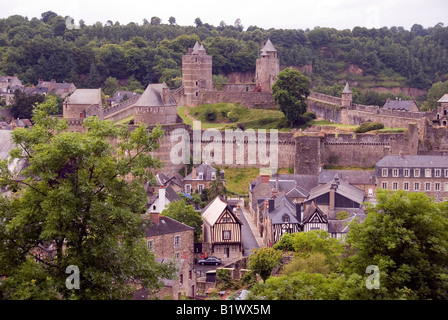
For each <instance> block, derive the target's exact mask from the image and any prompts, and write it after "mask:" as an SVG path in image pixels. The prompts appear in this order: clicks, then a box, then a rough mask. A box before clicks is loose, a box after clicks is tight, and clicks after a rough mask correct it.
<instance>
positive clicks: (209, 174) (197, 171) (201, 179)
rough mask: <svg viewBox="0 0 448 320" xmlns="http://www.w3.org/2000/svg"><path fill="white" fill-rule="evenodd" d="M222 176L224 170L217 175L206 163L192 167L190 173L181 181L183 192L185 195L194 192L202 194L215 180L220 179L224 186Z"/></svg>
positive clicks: (223, 176)
mask: <svg viewBox="0 0 448 320" xmlns="http://www.w3.org/2000/svg"><path fill="white" fill-rule="evenodd" d="M224 174H225V172H224V170H221V171H220V172H219V173H218V172H217V171H216V169H215V168H213V167H212V166H211V165H209V164H207V163H202V164H201V165H199V166H193V168H192V171H191V173H190V174H189V175H187V176H186V177H185V178H184V179H183V186H184V192H185V193H186V194H193V193H194V192H195V191H198V192H199V193H202V190H204V189H208V188H209V187H210V184H211V183H212V182H213V181H216V180H217V179H220V180H221V181H222V183H223V185H224V186H225V185H226V180H225V175H224ZM218 175H219V176H218Z"/></svg>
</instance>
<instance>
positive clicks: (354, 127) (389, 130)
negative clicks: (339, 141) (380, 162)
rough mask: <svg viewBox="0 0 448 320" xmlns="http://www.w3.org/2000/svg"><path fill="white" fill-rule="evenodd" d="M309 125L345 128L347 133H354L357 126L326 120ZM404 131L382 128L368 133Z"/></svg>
mask: <svg viewBox="0 0 448 320" xmlns="http://www.w3.org/2000/svg"><path fill="white" fill-rule="evenodd" d="M311 124H313V125H316V126H329V127H337V128H346V129H348V130H347V131H351V132H354V131H355V129H356V128H357V127H358V126H355V125H349V124H340V123H333V122H331V121H328V120H313V121H312V122H311ZM404 131H406V128H391V127H384V128H383V129H380V130H373V131H369V133H374V132H379V133H401V132H404Z"/></svg>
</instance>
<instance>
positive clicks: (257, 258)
mask: <svg viewBox="0 0 448 320" xmlns="http://www.w3.org/2000/svg"><path fill="white" fill-rule="evenodd" d="M281 259H282V253H281V251H279V250H275V249H274V248H270V247H263V248H258V249H255V250H254V252H253V253H252V254H251V255H250V256H249V269H250V270H251V271H252V272H254V273H256V274H258V275H260V277H261V279H263V282H266V279H268V278H269V277H270V276H271V273H272V270H273V269H274V268H275V267H276V266H277V265H278V264H279V263H280V261H281Z"/></svg>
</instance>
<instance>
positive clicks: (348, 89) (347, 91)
mask: <svg viewBox="0 0 448 320" xmlns="http://www.w3.org/2000/svg"><path fill="white" fill-rule="evenodd" d="M342 93H352V90H350V86H349V85H348V82H346V83H345V87H344V90H342Z"/></svg>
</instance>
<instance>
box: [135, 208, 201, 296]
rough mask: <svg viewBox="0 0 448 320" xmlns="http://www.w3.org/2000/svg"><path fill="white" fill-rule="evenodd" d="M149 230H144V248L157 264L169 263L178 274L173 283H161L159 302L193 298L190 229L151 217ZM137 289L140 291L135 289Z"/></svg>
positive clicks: (170, 221)
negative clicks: (162, 286) (164, 298)
mask: <svg viewBox="0 0 448 320" xmlns="http://www.w3.org/2000/svg"><path fill="white" fill-rule="evenodd" d="M148 219H150V221H151V224H150V226H147V227H145V228H144V232H145V238H146V243H147V245H148V248H149V249H150V250H151V251H152V252H153V253H154V255H155V256H156V259H157V261H159V262H162V263H169V262H173V261H174V263H175V264H176V266H177V268H178V271H177V274H176V277H175V278H174V279H161V280H162V281H163V282H164V284H165V286H164V288H162V289H161V290H160V291H159V292H158V293H157V296H158V297H159V298H163V297H166V296H170V297H171V298H172V299H174V300H178V299H179V298H180V297H181V295H185V296H188V297H194V296H195V295H196V290H197V287H196V273H195V270H194V228H192V227H189V226H187V225H185V224H183V223H180V222H178V221H176V220H174V219H171V218H169V217H165V216H161V215H159V214H158V213H151V214H150V215H149V218H148ZM139 289H141V288H139Z"/></svg>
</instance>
